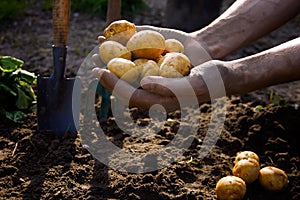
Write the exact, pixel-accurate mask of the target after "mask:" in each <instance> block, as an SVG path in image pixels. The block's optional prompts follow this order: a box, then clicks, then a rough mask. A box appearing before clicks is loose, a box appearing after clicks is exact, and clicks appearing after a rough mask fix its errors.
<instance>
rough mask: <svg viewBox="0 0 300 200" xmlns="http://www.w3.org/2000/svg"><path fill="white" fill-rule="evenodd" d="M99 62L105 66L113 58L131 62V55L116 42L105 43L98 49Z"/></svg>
mask: <svg viewBox="0 0 300 200" xmlns="http://www.w3.org/2000/svg"><path fill="white" fill-rule="evenodd" d="M99 55H100V58H101V60H102V61H103V62H104V63H105V64H107V63H108V62H109V61H110V60H111V59H113V58H125V59H128V60H131V53H130V51H128V49H127V48H126V47H125V46H123V45H122V44H121V43H119V42H116V41H105V42H103V43H102V44H101V45H100V47H99Z"/></svg>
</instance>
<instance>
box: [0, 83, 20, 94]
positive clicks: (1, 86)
mask: <svg viewBox="0 0 300 200" xmlns="http://www.w3.org/2000/svg"><path fill="white" fill-rule="evenodd" d="M1 88H2V89H3V90H4V91H7V92H8V93H10V94H11V95H13V96H17V93H15V92H14V91H13V90H12V89H11V88H10V87H8V86H7V85H5V84H4V83H0V91H1ZM1 93H2V92H1ZM2 95H3V93H2Z"/></svg>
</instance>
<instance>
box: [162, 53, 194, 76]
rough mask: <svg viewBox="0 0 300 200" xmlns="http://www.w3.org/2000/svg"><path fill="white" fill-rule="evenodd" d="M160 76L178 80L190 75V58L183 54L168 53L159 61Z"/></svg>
mask: <svg viewBox="0 0 300 200" xmlns="http://www.w3.org/2000/svg"><path fill="white" fill-rule="evenodd" d="M158 65H159V66H160V75H161V76H163V77H168V78H176V77H182V76H186V75H188V73H189V72H190V69H191V62H190V60H189V58H188V57H187V56H186V55H184V54H183V53H177V52H171V53H167V54H166V55H165V56H163V57H162V58H161V59H159V61H158Z"/></svg>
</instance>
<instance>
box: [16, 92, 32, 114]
mask: <svg viewBox="0 0 300 200" xmlns="http://www.w3.org/2000/svg"><path fill="white" fill-rule="evenodd" d="M17 90H18V98H17V101H16V106H17V108H19V109H23V110H26V109H28V108H29V106H30V105H31V103H32V99H31V98H30V97H28V96H27V95H26V94H25V93H24V91H23V90H22V89H21V88H19V87H17Z"/></svg>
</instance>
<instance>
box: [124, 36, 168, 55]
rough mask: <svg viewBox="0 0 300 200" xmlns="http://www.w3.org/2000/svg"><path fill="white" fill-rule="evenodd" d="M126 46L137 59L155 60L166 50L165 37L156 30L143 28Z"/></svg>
mask: <svg viewBox="0 0 300 200" xmlns="http://www.w3.org/2000/svg"><path fill="white" fill-rule="evenodd" d="M126 47H127V49H128V50H129V51H131V53H132V57H133V58H135V59H137V58H146V59H152V60H155V59H157V58H158V57H159V56H160V55H161V54H162V53H163V52H164V50H165V38H164V36H163V35H162V34H160V33H158V32H156V31H151V30H143V31H139V32H137V33H136V34H134V35H133V36H132V37H131V38H130V39H129V41H128V42H127V45H126Z"/></svg>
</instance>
